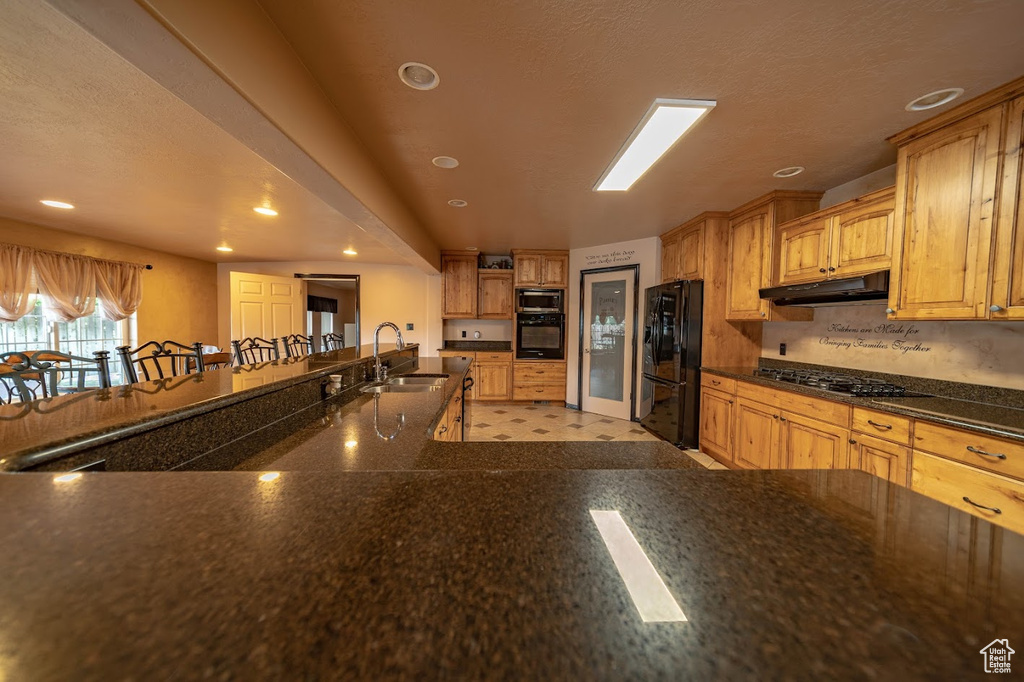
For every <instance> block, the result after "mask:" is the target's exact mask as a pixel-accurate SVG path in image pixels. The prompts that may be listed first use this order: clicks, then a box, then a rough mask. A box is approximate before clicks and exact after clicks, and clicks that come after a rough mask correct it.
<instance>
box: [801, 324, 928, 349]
mask: <svg viewBox="0 0 1024 682" xmlns="http://www.w3.org/2000/svg"><path fill="white" fill-rule="evenodd" d="M825 331H826V332H828V333H829V334H831V336H829V335H826V336H822V337H821V338H819V339H818V343H819V344H821V345H822V346H833V347H835V348H841V349H850V348H869V349H873V350H878V351H890V352H897V353H900V354H903V355H905V354H907V353H930V352H931V350H932V348H931V346H928V345H926V344H923V343H921V342H916V343H915V342H914V341H913V340H911V337H913V336H916V335H917V334H920V333H921V330H920V328H918V327H915V326H914V325H912V324H878V325H875V326H874V327H864V326H860V325H858V324H856V323H853V324H851V323H849V322H846V323H843V322H834V323H832V324H830V325H828V327H826V329H825ZM836 334H840V335H843V336H836ZM846 335H853V337H852V338H850V337H849V336H846ZM893 337H897V338H893Z"/></svg>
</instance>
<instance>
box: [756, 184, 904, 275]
mask: <svg viewBox="0 0 1024 682" xmlns="http://www.w3.org/2000/svg"><path fill="white" fill-rule="evenodd" d="M894 210H895V189H894V188H891V187H890V188H888V189H884V190H879V191H877V192H872V193H871V194H866V195H864V196H862V197H858V198H856V199H853V200H851V201H847V202H844V203H842V204H838V205H836V206H832V207H830V208H828V209H825V210H822V211H818V212H816V213H812V214H810V215H807V216H804V217H802V218H799V219H797V220H793V221H790V222H788V223H783V224H781V225H779V226H778V231H777V235H776V243H777V244H778V247H777V252H776V261H777V263H778V265H777V268H776V273H777V277H776V279H775V282H776V283H777V284H797V283H800V282H814V281H821V280H824V279H831V278H833V277H853V276H855V275H862V274H865V273H869V272H875V271H878V270H888V269H889V267H890V265H891V263H892V239H893V226H894V219H893V213H894Z"/></svg>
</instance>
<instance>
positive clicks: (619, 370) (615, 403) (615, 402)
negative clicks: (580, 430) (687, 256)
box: [579, 265, 640, 419]
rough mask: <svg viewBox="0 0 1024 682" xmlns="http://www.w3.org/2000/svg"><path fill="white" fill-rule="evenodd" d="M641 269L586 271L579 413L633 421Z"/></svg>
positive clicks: (582, 298)
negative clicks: (591, 413)
mask: <svg viewBox="0 0 1024 682" xmlns="http://www.w3.org/2000/svg"><path fill="white" fill-rule="evenodd" d="M639 286H640V267H639V266H638V265H628V266H624V267H617V268H601V269H598V270H585V271H584V272H582V273H581V277H580V364H579V366H580V377H579V396H580V409H581V410H583V411H584V412H593V413H596V414H602V415H605V416H608V417H614V418H616V419H632V418H633V414H634V412H635V404H636V399H635V395H634V389H635V386H636V341H637V339H636V329H637V306H638V300H639V299H638V298H637V294H638V290H639Z"/></svg>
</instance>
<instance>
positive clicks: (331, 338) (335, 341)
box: [324, 332, 345, 350]
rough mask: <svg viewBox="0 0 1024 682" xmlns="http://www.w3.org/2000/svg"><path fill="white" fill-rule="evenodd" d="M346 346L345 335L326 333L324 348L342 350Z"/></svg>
mask: <svg viewBox="0 0 1024 682" xmlns="http://www.w3.org/2000/svg"><path fill="white" fill-rule="evenodd" d="M344 347H345V335H344V334H335V333H334V332H331V333H330V334H324V350H341V349H342V348H344Z"/></svg>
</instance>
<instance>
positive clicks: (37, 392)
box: [0, 350, 110, 404]
mask: <svg viewBox="0 0 1024 682" xmlns="http://www.w3.org/2000/svg"><path fill="white" fill-rule="evenodd" d="M69 379H70V381H67V380H69ZM94 388H110V352H109V351H105V350H101V351H96V352H95V353H93V357H91V358H86V357H81V356H77V355H70V354H68V353H61V352H60V351H54V350H37V351H31V352H23V351H15V352H11V353H0V404H4V403H15V402H31V401H33V400H42V399H44V398H52V397H54V396H57V395H59V394H60V393H61V392H64V393H74V392H79V391H86V390H91V389H94Z"/></svg>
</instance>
